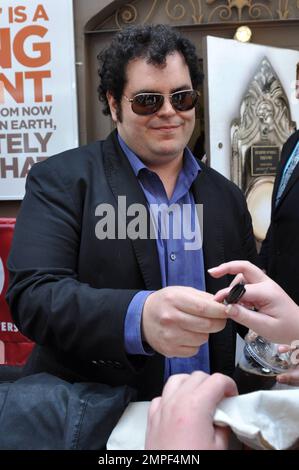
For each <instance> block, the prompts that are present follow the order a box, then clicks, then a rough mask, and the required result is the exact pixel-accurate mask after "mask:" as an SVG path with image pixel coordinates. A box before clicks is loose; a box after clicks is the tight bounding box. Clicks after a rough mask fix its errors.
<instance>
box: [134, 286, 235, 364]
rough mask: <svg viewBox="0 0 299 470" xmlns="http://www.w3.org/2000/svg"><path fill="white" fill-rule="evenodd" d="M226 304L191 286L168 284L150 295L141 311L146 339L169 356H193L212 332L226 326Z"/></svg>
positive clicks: (157, 349) (156, 349) (153, 346)
mask: <svg viewBox="0 0 299 470" xmlns="http://www.w3.org/2000/svg"><path fill="white" fill-rule="evenodd" d="M226 317H227V315H226V313H225V306H224V305H221V304H220V303H218V302H215V301H214V300H213V296H212V295H211V294H208V293H206V292H201V291H199V290H196V289H193V288H192V287H182V286H171V287H165V288H164V289H161V290H159V291H157V292H154V293H153V294H151V295H149V296H148V298H147V299H146V301H145V304H144V307H143V313H142V333H143V337H144V339H145V341H146V342H147V343H148V344H149V345H150V346H151V347H152V348H153V349H154V350H155V351H157V352H159V353H161V354H163V355H164V356H167V357H173V356H176V357H191V356H194V355H195V354H196V353H197V351H198V349H199V347H200V345H201V344H203V343H205V342H206V341H207V340H208V337H209V333H215V332H217V331H220V330H222V329H223V328H224V327H225V324H226V320H225V318H226Z"/></svg>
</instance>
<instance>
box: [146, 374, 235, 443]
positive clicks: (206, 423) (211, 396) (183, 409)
mask: <svg viewBox="0 0 299 470" xmlns="http://www.w3.org/2000/svg"><path fill="white" fill-rule="evenodd" d="M237 394H238V392H237V387H236V384H235V382H234V381H233V380H232V379H230V378H229V377H226V376H225V375H222V374H214V375H211V376H209V375H207V374H205V373H203V372H193V373H192V374H191V375H185V374H179V375H173V376H171V377H170V378H169V379H168V381H167V383H166V385H165V387H164V389H163V393H162V397H159V398H155V399H154V400H153V401H152V403H151V406H150V409H149V413H148V424H147V433H146V442H145V448H146V449H165V450H166V449H182V450H184V449H185V450H186V449H193V450H195V449H199V450H200V449H211V450H224V449H226V448H227V446H228V438H229V430H228V428H224V427H219V426H215V425H214V423H213V417H214V414H215V409H216V407H217V405H218V403H219V402H220V401H221V400H222V399H223V398H225V397H231V396H234V395H237Z"/></svg>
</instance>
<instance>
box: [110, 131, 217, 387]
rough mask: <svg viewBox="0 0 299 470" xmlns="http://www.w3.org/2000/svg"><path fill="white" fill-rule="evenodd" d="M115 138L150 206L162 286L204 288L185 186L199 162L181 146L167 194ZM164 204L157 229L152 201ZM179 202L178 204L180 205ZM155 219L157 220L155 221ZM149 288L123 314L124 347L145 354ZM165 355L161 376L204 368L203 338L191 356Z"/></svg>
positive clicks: (206, 358)
mask: <svg viewBox="0 0 299 470" xmlns="http://www.w3.org/2000/svg"><path fill="white" fill-rule="evenodd" d="M118 139H119V143H120V145H121V148H122V149H123V151H124V153H125V155H126V156H127V158H128V160H129V162H130V164H131V166H132V169H133V171H134V173H135V175H136V177H137V179H138V181H139V184H140V186H141V188H142V190H143V192H144V195H145V198H146V200H147V202H148V205H149V208H150V212H151V216H152V221H153V224H154V226H155V232H156V243H157V250H158V256H159V262H160V271H161V279H162V286H163V287H166V286H173V285H180V286H189V287H194V288H196V289H199V290H202V291H204V290H205V275H204V261H203V252H202V246H201V243H199V241H200V240H201V234H200V227H199V223H198V219H197V214H196V206H195V201H194V198H193V194H192V192H191V191H190V188H191V185H192V183H193V182H194V180H195V179H196V177H197V175H198V172H199V171H201V168H200V166H199V165H198V163H197V161H196V159H195V158H194V156H193V155H192V153H191V151H190V150H189V149H188V148H186V149H185V152H184V162H183V168H182V170H181V172H180V174H179V176H178V179H177V182H176V185H175V188H174V191H173V195H172V196H171V199H168V197H167V194H166V191H165V188H164V186H163V183H162V181H161V180H160V178H159V176H158V175H157V174H156V173H154V172H152V171H151V170H149V169H148V168H147V167H146V166H145V165H144V163H143V162H142V161H141V160H140V159H139V158H138V156H137V155H136V154H135V153H134V152H133V151H132V150H131V149H130V148H129V147H128V146H127V145H126V143H125V142H124V141H123V139H122V138H121V137H120V136H118ZM161 205H163V206H161ZM173 205H175V206H173ZM169 206H171V207H172V208H175V209H178V210H177V211H176V210H173V211H172V210H170V211H169V213H168V217H169V219H167V217H166V219H165V220H169V221H170V223H169V224H168V227H167V228H166V229H165V230H163V220H164V219H163V216H162V219H161V218H160V219H159V218H158V217H157V216H156V217H155V214H156V215H157V207H159V208H160V207H164V208H165V207H166V208H169ZM181 208H184V210H180V209H181ZM158 213H160V216H161V214H163V212H160V210H158ZM182 214H183V216H182ZM173 219H174V220H173ZM159 221H160V222H161V224H159V223H158V222H159ZM172 222H173V223H172ZM192 237H193V238H192ZM192 244H193V246H192ZM194 248H196V249H194ZM151 293H152V292H151V291H140V292H138V293H137V294H136V295H135V296H134V297H133V299H132V301H131V303H130V305H129V307H128V311H127V315H126V320H125V347H126V351H127V352H128V354H151V352H149V351H145V349H144V347H143V343H142V338H141V314H142V310H143V305H144V302H145V300H146V298H147V297H148V295H150V294H151ZM165 361H166V362H165V379H167V377H168V376H170V375H173V374H178V373H190V372H192V371H194V370H202V371H204V372H207V373H209V371H210V364H209V349H208V343H205V344H203V345H201V347H200V349H199V351H198V353H197V354H196V355H195V356H193V357H189V358H177V357H172V358H166V359H165Z"/></svg>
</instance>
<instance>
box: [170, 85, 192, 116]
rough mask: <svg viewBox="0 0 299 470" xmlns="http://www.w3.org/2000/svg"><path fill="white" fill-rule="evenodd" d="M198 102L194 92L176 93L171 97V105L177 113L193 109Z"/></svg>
mask: <svg viewBox="0 0 299 470" xmlns="http://www.w3.org/2000/svg"><path fill="white" fill-rule="evenodd" d="M197 100H198V93H197V92H196V91H195V90H187V91H178V92H177V93H174V94H173V95H172V97H171V104H172V106H173V107H174V108H175V109H176V110H177V111H189V110H190V109H192V108H194V106H195V105H196V103H197Z"/></svg>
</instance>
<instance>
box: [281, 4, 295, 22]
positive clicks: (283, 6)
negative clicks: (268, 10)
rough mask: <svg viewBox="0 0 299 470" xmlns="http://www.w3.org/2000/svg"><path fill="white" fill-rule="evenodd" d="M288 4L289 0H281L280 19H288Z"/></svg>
mask: <svg viewBox="0 0 299 470" xmlns="http://www.w3.org/2000/svg"><path fill="white" fill-rule="evenodd" d="M288 6H289V0H279V6H278V10H277V13H278V16H279V19H280V20H287V19H288V16H289V10H288ZM297 6H298V2H297Z"/></svg>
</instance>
